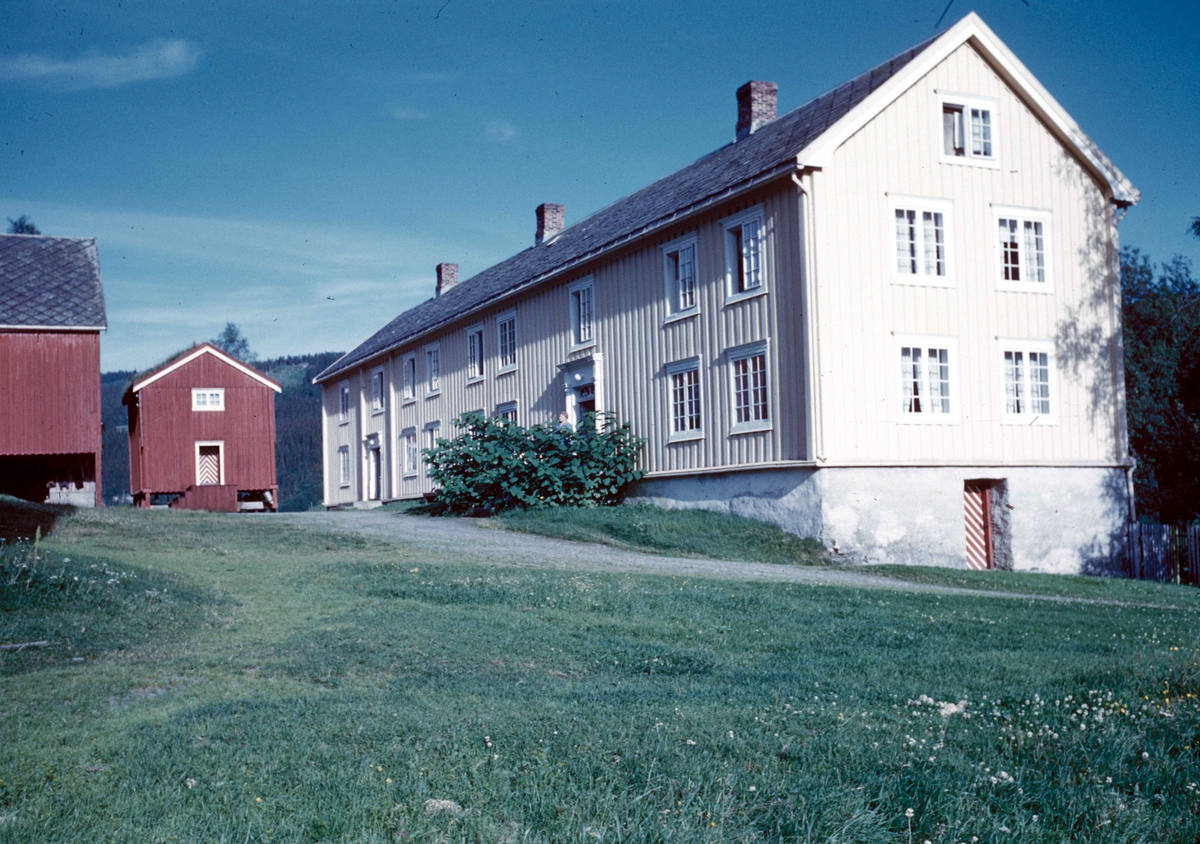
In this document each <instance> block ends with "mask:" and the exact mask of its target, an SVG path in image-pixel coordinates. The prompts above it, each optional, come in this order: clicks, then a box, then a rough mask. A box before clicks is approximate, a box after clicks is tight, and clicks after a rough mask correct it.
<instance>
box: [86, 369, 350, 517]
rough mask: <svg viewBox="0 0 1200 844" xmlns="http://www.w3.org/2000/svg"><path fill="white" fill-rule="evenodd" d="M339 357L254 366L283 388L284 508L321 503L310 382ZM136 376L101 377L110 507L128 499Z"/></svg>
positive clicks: (315, 399)
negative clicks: (130, 404)
mask: <svg viewBox="0 0 1200 844" xmlns="http://www.w3.org/2000/svg"><path fill="white" fill-rule="evenodd" d="M341 355H342V353H341V352H321V353H318V354H314V355H295V356H292V357H285V358H274V359H272V360H264V361H256V362H255V363H254V364H253V365H254V366H255V368H257V369H258V370H259V371H261V372H264V373H266V374H267V375H269V376H271V377H272V378H274V379H275V380H276V381H278V382H279V383H280V384H281V385H282V386H283V392H282V393H280V394H278V395H277V396H275V465H276V471H277V473H278V479H279V508H280V509H281V510H307V509H308V508H309V507H311V506H313V505H314V504H320V502H321V392H320V390H319V389H317V387H315V386H314V385H313V383H312V379H313V377H314V376H315V375H316V374H317V373H318V372H320V371H321V370H322V369H324V368H325V367H327V366H328V365H329V364H330V363H332V362H333V361H335V360H337V359H338V358H339V357H341ZM133 376H134V373H133V372H124V371H122V372H106V373H104V374H103V375H101V376H100V396H101V403H102V407H103V415H104V457H103V465H104V501H105V503H106V504H108V505H110V506H111V505H114V504H121V503H126V502H127V501H128V495H129V424H128V417H127V415H126V411H125V407H124V406H123V405H122V404H121V397H122V395H124V393H125V390H126V389H127V388H128V387H129V382H130V379H131V378H133Z"/></svg>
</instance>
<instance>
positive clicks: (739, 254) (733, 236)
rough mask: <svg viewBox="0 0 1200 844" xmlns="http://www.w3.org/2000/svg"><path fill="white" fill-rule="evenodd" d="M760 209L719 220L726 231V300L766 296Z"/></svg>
mask: <svg viewBox="0 0 1200 844" xmlns="http://www.w3.org/2000/svg"><path fill="white" fill-rule="evenodd" d="M763 219H764V218H763V209H762V206H761V205H756V206H755V207H753V208H749V209H747V210H745V211H743V212H741V213H740V214H737V215H735V216H733V217H728V218H726V219H724V220H722V221H721V227H722V228H723V229H724V230H725V300H726V301H727V302H728V301H735V300H737V299H742V298H746V297H749V296H756V295H758V294H759V293H765V292H766V288H767V284H766V267H765V261H764V257H765V256H764V253H765V251H766V248H765V247H766V244H765V235H764V230H765V229H764V226H763Z"/></svg>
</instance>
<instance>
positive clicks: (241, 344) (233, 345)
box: [209, 322, 254, 362]
mask: <svg viewBox="0 0 1200 844" xmlns="http://www.w3.org/2000/svg"><path fill="white" fill-rule="evenodd" d="M209 342H210V343H212V344H213V345H214V346H216V347H217V348H218V349H220V350H221V351H223V352H225V353H226V354H230V355H233V356H234V357H235V358H237V359H238V360H243V361H246V362H251V361H253V360H254V353H253V352H252V351H250V341H249V340H247V339H246V338H245V337H243V336H242V329H240V328H238V327H237V324H236V323H232V322H227V323H225V329H224V330H223V331H222V332H221V333H220V334H218V335H217V336H216V337H214V338H213V339H212V340H210V341H209Z"/></svg>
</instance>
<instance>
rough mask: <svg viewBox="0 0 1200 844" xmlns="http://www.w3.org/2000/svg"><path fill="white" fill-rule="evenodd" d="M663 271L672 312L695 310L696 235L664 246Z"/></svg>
mask: <svg viewBox="0 0 1200 844" xmlns="http://www.w3.org/2000/svg"><path fill="white" fill-rule="evenodd" d="M663 273H664V275H665V281H666V288H667V303H668V309H669V310H670V312H671V313H674V314H681V313H687V312H690V311H694V310H695V309H696V238H695V235H689V236H687V237H686V238H681V239H679V240H675V241H672V242H671V243H668V244H667V245H666V246H664V247H663Z"/></svg>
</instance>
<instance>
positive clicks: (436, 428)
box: [425, 421, 442, 450]
mask: <svg viewBox="0 0 1200 844" xmlns="http://www.w3.org/2000/svg"><path fill="white" fill-rule="evenodd" d="M441 431H442V423H441V421H437V422H428V423H426V425H425V447H426V448H428V449H430V450H432V449H434V448H437V439H438V437H439V436H440V434H441Z"/></svg>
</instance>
